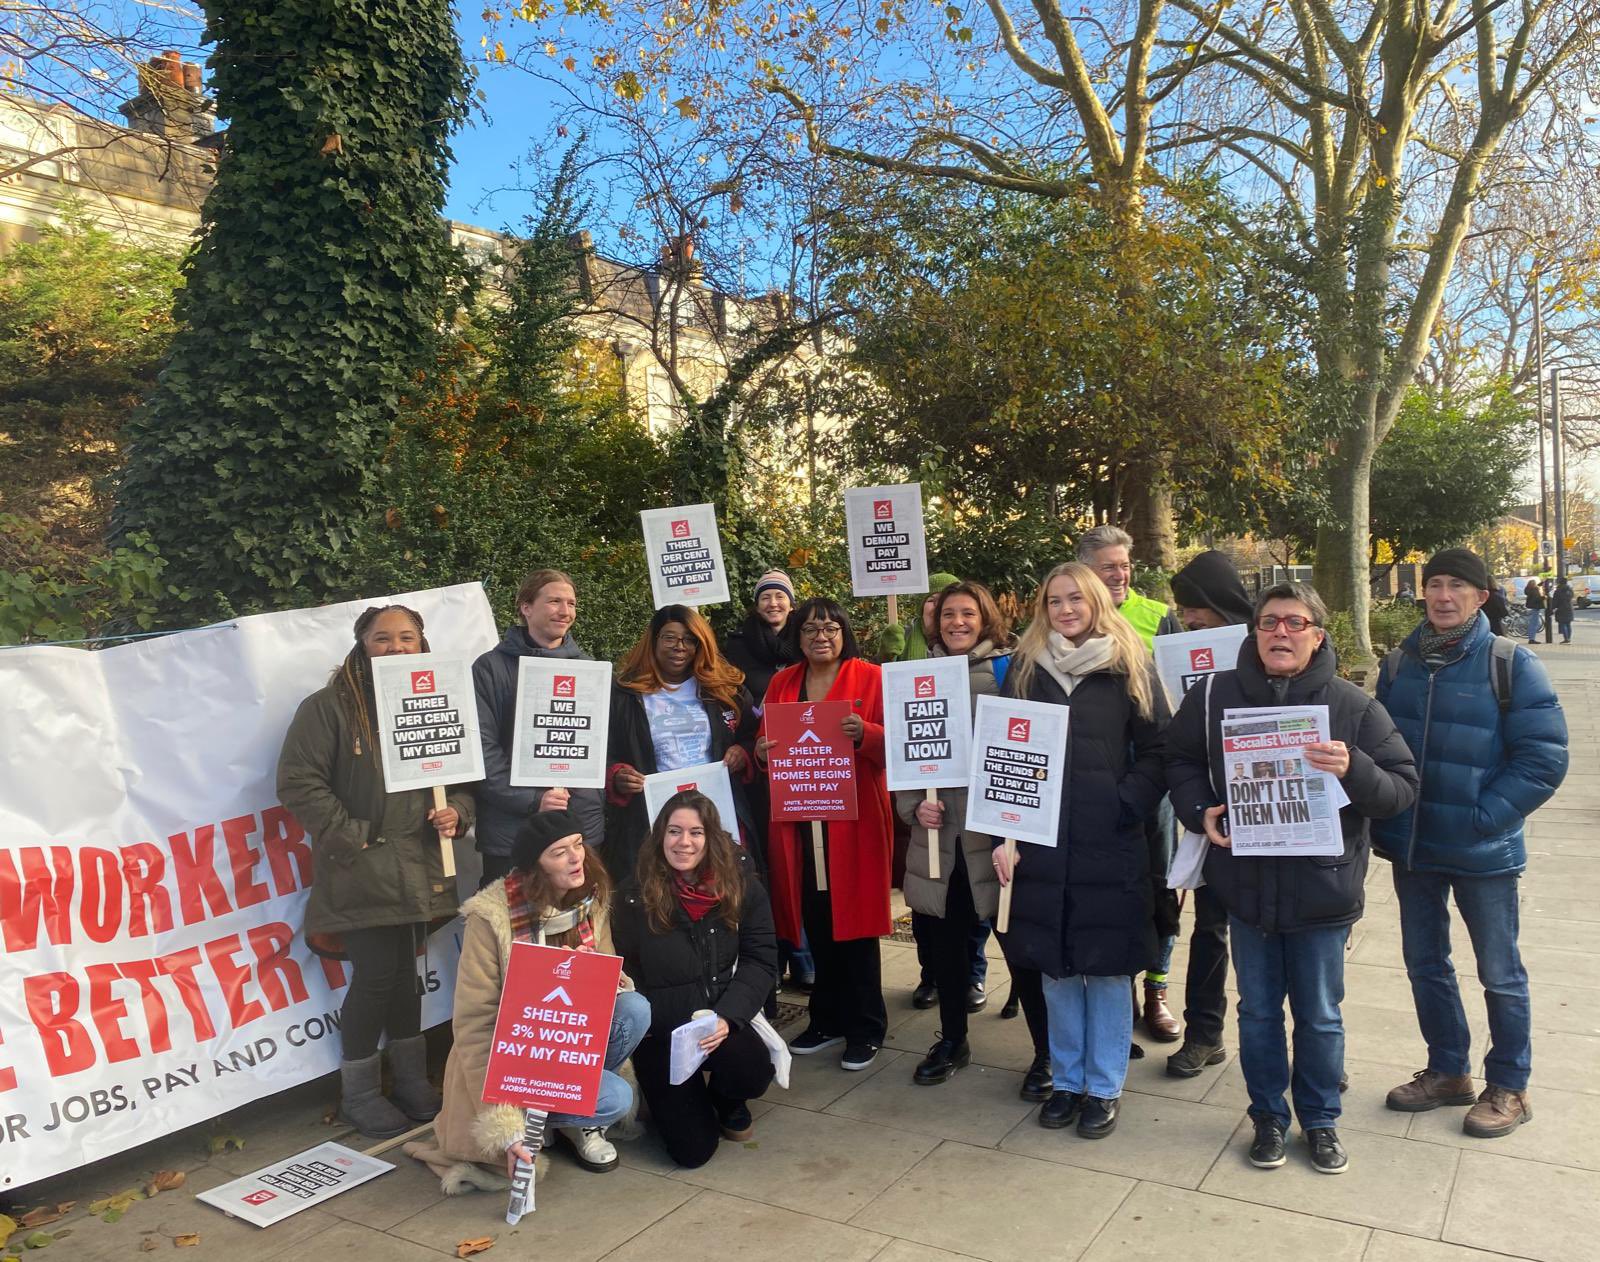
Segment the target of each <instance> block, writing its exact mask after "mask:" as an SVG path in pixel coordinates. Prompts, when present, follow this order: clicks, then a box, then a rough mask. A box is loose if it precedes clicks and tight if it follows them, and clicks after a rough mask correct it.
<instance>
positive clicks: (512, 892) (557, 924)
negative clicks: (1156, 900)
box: [505, 872, 594, 947]
mask: <svg viewBox="0 0 1600 1262" xmlns="http://www.w3.org/2000/svg"><path fill="white" fill-rule="evenodd" d="M505 888H506V911H507V912H508V913H509V914H510V917H511V940H512V941H513V942H536V941H537V942H542V941H543V940H544V938H545V936H546V935H547V934H550V935H553V934H558V933H566V932H567V931H568V930H570V929H576V930H577V931H578V941H579V942H580V943H581V944H582V945H584V946H586V947H592V946H593V945H594V926H593V925H592V924H590V923H589V912H590V908H591V906H592V904H593V900H592V899H588V898H586V899H584V900H583V901H582V902H581V903H578V904H577V905H576V906H573V907H569V908H567V909H566V910H565V911H558V912H556V913H555V914H554V915H553V916H549V917H547V918H546V919H545V920H544V921H543V922H542V923H540V924H539V925H538V926H537V933H536V932H535V925H534V916H533V905H532V904H531V903H529V902H528V895H527V891H526V890H525V889H524V887H523V884H522V874H521V873H520V872H513V873H511V875H510V876H508V877H506V884H505Z"/></svg>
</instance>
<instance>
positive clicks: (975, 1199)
mask: <svg viewBox="0 0 1600 1262" xmlns="http://www.w3.org/2000/svg"><path fill="white" fill-rule="evenodd" d="M1133 1187H1134V1182H1133V1180H1131V1179H1122V1178H1117V1177H1116V1176H1114V1175H1109V1174H1101V1173H1099V1172H1098V1171H1094V1170H1083V1169H1078V1168H1075V1167H1070V1166H1061V1165H1057V1164H1055V1163H1054V1162H1048V1161H1035V1160H1034V1159H1032V1158H1030V1157H1021V1156H1017V1155H1015V1154H1012V1153H1003V1152H994V1151H993V1150H991V1149H987V1148H973V1147H970V1146H969V1145H966V1144H956V1143H950V1142H946V1143H943V1144H941V1145H940V1146H939V1148H938V1149H937V1150H936V1151H935V1152H934V1153H933V1154H932V1155H931V1156H929V1157H928V1158H927V1159H926V1160H924V1161H922V1162H921V1163H919V1164H918V1165H917V1167H916V1168H915V1169H913V1170H912V1171H911V1172H910V1173H908V1174H907V1175H905V1177H904V1178H902V1179H900V1180H899V1181H898V1182H897V1183H895V1184H894V1186H893V1187H891V1188H889V1189H888V1190H887V1191H886V1192H884V1193H883V1195H881V1196H879V1197H878V1198H877V1199H876V1200H874V1201H873V1202H872V1203H871V1204H869V1205H868V1206H866V1207H865V1208H864V1209H862V1210H861V1211H860V1212H859V1213H857V1214H856V1216H855V1217H854V1218H852V1219H851V1220H850V1221H851V1222H852V1224H853V1225H855V1226H857V1227H865V1228H867V1229H868V1230H870V1231H880V1232H882V1233H884V1234H885V1235H889V1236H898V1237H900V1238H902V1239H905V1240H912V1241H915V1242H917V1243H918V1244H925V1245H932V1246H933V1247H934V1248H937V1249H949V1250H952V1251H954V1252H956V1253H964V1254H967V1255H969V1256H971V1257H975V1258H985V1259H988V1260H989V1262H1039V1260H1040V1259H1045V1258H1048V1259H1052V1260H1054V1259H1060V1260H1062V1262H1067V1260H1068V1259H1072V1258H1076V1257H1077V1256H1078V1255H1079V1254H1080V1253H1082V1252H1083V1250H1084V1249H1085V1248H1086V1247H1087V1246H1088V1244H1089V1242H1090V1241H1091V1240H1093V1239H1094V1237H1095V1235H1096V1233H1097V1232H1099V1230H1100V1228H1101V1227H1102V1226H1103V1225H1104V1224H1105V1223H1106V1222H1107V1220H1109V1219H1110V1217H1111V1216H1112V1215H1113V1214H1114V1213H1115V1212H1116V1210H1117V1207H1118V1206H1119V1205H1121V1203H1122V1201H1123V1199H1124V1198H1125V1197H1126V1195H1127V1194H1128V1192H1129V1191H1131V1190H1132V1188H1133ZM978 1206H981V1211H980V1210H979V1209H978V1208H977V1207H978Z"/></svg>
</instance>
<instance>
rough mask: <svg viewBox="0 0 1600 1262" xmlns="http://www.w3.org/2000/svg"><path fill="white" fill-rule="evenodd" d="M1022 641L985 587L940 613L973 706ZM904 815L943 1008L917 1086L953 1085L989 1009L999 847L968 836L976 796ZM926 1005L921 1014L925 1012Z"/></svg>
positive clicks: (938, 638)
mask: <svg viewBox="0 0 1600 1262" xmlns="http://www.w3.org/2000/svg"><path fill="white" fill-rule="evenodd" d="M1012 648H1013V641H1012V636H1011V631H1010V628H1009V627H1008V626H1007V624H1006V619H1005V615H1004V614H1002V613H1001V612H1000V607H999V606H998V605H997V604H996V603H995V599H994V597H993V596H992V595H991V594H990V592H989V589H988V588H987V587H985V586H983V584H981V583H954V584H952V585H951V586H949V587H946V588H945V589H944V590H943V591H942V592H941V593H940V594H939V598H938V601H937V603H936V604H935V607H934V634H933V640H932V642H931V643H930V644H929V650H930V656H932V657H955V656H961V657H964V658H965V659H966V661H967V687H968V691H969V693H970V695H971V700H972V704H973V705H974V706H976V705H977V700H978V698H979V697H981V696H998V695H999V693H1000V682H1001V679H1002V678H1003V677H1004V674H1005V670H1006V667H1007V666H1008V665H1009V663H1010V655H1011V651H1012ZM894 801H895V810H896V811H897V812H898V814H899V816H900V818H901V819H902V820H904V821H905V822H906V823H907V824H909V825H910V826H911V844H910V846H909V848H908V850H907V853H906V872H905V878H904V882H903V884H902V887H901V888H902V889H903V890H904V891H905V897H906V902H907V903H908V904H909V905H910V906H911V910H912V915H913V919H912V924H913V925H914V926H920V930H921V934H922V937H921V939H919V955H920V953H921V950H920V944H921V943H922V942H926V945H927V951H928V955H929V958H930V963H931V965H932V970H933V989H934V993H935V995H936V997H937V998H936V1001H937V1003H938V1005H939V1037H938V1038H937V1040H936V1041H935V1042H934V1044H933V1046H932V1047H931V1048H929V1049H928V1054H927V1056H926V1057H924V1058H923V1060H922V1062H921V1064H919V1065H918V1066H917V1068H916V1071H915V1073H914V1074H913V1081H914V1082H917V1083H918V1084H920V1085H923V1086H932V1085H936V1084H938V1083H941V1082H946V1081H948V1080H949V1078H950V1076H951V1075H952V1074H954V1073H955V1072H956V1070H958V1069H962V1068H964V1067H965V1066H966V1065H968V1064H970V1063H971V1060H972V1049H971V1047H970V1046H969V1045H968V1043H967V1015H968V1013H970V1012H976V1011H978V1010H979V1009H981V1008H982V1007H983V1003H984V998H985V996H984V988H983V982H982V981H974V979H973V965H972V957H973V954H974V951H976V953H977V954H978V955H980V956H981V955H982V954H983V952H984V945H985V942H986V941H987V939H988V936H989V925H988V921H989V920H990V918H991V917H993V915H994V914H995V911H996V910H997V909H998V907H999V903H1000V885H999V882H998V881H997V880H996V879H995V874H994V865H993V864H992V862H991V861H990V852H991V851H992V850H993V847H994V839H993V838H991V837H990V836H988V835H987V834H986V833H972V832H968V831H967V829H966V824H965V821H966V817H967V791H966V789H964V788H959V789H954V788H951V789H939V790H937V799H936V800H935V801H932V802H930V801H928V800H927V794H926V793H924V792H922V791H920V790H906V789H902V790H900V791H899V792H897V793H896V794H895V795H894ZM930 831H931V832H932V833H934V835H935V836H936V837H937V845H938V847H939V876H938V877H937V878H934V877H931V876H929V875H928V873H929V869H930V866H931V865H930V863H929V844H930V841H929V834H930ZM919 1006H921V1005H919Z"/></svg>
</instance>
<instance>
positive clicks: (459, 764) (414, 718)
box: [372, 653, 483, 876]
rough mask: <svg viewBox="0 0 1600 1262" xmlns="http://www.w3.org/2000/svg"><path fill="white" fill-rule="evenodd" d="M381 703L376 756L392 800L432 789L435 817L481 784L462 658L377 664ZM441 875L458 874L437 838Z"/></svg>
mask: <svg viewBox="0 0 1600 1262" xmlns="http://www.w3.org/2000/svg"><path fill="white" fill-rule="evenodd" d="M372 689H373V692H374V693H375V694H376V695H377V702H378V714H377V721H378V749H379V750H380V751H381V753H382V756H383V779H384V784H385V785H386V786H387V787H388V790H389V792H390V793H402V792H404V791H406V790H407V789H432V790H433V805H434V809H435V810H441V811H442V810H444V808H445V793H444V791H445V789H446V787H447V786H449V785H452V784H470V783H472V782H473V781H476V780H482V779H483V746H482V745H481V744H480V743H479V741H478V702H477V696H476V694H475V693H474V692H473V689H472V667H471V665H470V664H469V662H468V661H467V659H465V658H460V657H441V656H440V655H439V654H437V653H391V654H390V655H388V656H387V657H374V658H373V659H372ZM439 853H440V856H441V858H442V859H443V861H444V874H445V875H446V876H454V875H455V874H456V858H455V847H454V846H452V845H451V844H450V842H449V840H448V839H446V838H445V837H444V836H442V835H441V836H440V838H439Z"/></svg>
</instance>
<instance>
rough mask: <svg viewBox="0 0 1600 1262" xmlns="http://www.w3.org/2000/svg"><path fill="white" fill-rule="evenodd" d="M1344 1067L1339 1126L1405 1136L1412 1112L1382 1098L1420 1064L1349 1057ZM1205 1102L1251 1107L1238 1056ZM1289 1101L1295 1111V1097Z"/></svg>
mask: <svg viewBox="0 0 1600 1262" xmlns="http://www.w3.org/2000/svg"><path fill="white" fill-rule="evenodd" d="M1344 1069H1345V1073H1347V1074H1348V1075H1349V1076H1350V1089H1349V1090H1348V1091H1346V1092H1345V1093H1344V1095H1343V1096H1342V1097H1341V1104H1342V1107H1343V1110H1344V1112H1343V1115H1342V1116H1341V1117H1340V1119H1339V1125H1340V1127H1341V1128H1342V1127H1353V1128H1354V1129H1356V1130H1363V1131H1372V1132H1374V1133H1375V1134H1379V1135H1395V1136H1404V1135H1405V1133H1406V1129H1407V1127H1409V1126H1410V1124H1411V1114H1409V1113H1396V1112H1395V1111H1394V1110H1393V1109H1391V1108H1388V1107H1387V1106H1386V1105H1385V1104H1384V1102H1383V1098H1384V1096H1386V1095H1388V1094H1389V1089H1390V1088H1391V1087H1397V1086H1399V1085H1400V1084H1401V1083H1402V1082H1405V1081H1406V1080H1407V1079H1409V1078H1410V1077H1411V1075H1412V1074H1413V1073H1415V1072H1416V1070H1417V1066H1415V1065H1409V1066H1408V1065H1400V1064H1393V1063H1390V1062H1387V1061H1367V1060H1353V1059H1351V1058H1349V1057H1346V1058H1345V1062H1344ZM1206 1103H1207V1104H1213V1105H1220V1106H1225V1107H1227V1108H1231V1109H1234V1110H1236V1111H1237V1112H1244V1111H1245V1110H1247V1109H1248V1108H1249V1107H1250V1093H1249V1092H1248V1091H1247V1090H1245V1085H1244V1071H1243V1070H1242V1069H1240V1068H1239V1062H1238V1059H1237V1058H1235V1059H1234V1060H1233V1061H1231V1062H1230V1063H1229V1064H1228V1066H1227V1072H1226V1073H1225V1074H1223V1076H1222V1079H1221V1080H1220V1081H1219V1082H1218V1083H1217V1084H1216V1086H1215V1087H1214V1088H1213V1089H1212V1090H1211V1092H1210V1093H1209V1094H1208V1095H1207V1096H1206ZM1289 1104H1290V1109H1291V1111H1292V1110H1293V1107H1294V1102H1293V1100H1292V1099H1291V1100H1290V1102H1289Z"/></svg>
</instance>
